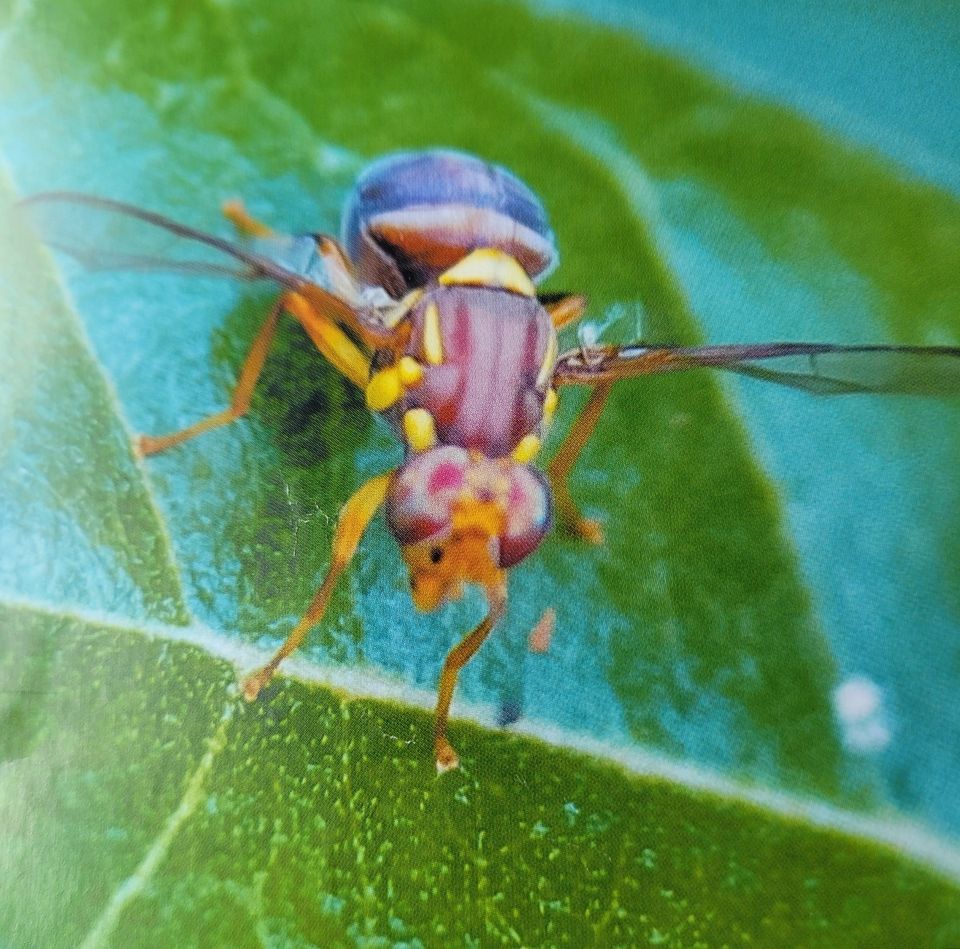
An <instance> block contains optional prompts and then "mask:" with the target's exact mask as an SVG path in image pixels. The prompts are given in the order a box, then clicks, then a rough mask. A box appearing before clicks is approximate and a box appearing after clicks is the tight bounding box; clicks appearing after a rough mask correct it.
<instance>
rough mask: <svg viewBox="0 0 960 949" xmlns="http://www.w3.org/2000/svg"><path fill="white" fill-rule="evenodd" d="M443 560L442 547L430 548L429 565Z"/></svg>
mask: <svg viewBox="0 0 960 949" xmlns="http://www.w3.org/2000/svg"><path fill="white" fill-rule="evenodd" d="M441 560H443V548H442V547H431V548H430V563H432V564H438V563H440V561H441Z"/></svg>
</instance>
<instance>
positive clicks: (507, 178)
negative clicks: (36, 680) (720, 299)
mask: <svg viewBox="0 0 960 949" xmlns="http://www.w3.org/2000/svg"><path fill="white" fill-rule="evenodd" d="M23 206H24V207H25V208H26V210H27V211H28V212H29V213H30V215H31V217H32V218H33V220H34V221H35V222H37V223H39V225H40V227H41V229H42V231H43V233H44V234H45V236H46V238H47V240H48V243H50V244H51V245H52V246H54V247H57V248H60V249H62V250H65V251H67V252H69V253H70V254H71V255H72V256H74V257H75V258H77V259H78V260H80V261H81V262H83V263H86V264H87V265H89V266H94V267H98V268H105V267H106V268H116V267H127V268H129V267H136V268H141V269H145V268H146V269H152V268H156V269H174V270H179V271H182V272H192V273H201V274H221V275H225V276H232V277H237V278H244V279H264V280H268V281H272V282H273V283H274V284H276V285H277V286H278V287H279V289H280V296H279V298H278V299H277V301H276V303H275V304H274V306H273V307H272V309H271V310H270V311H269V313H268V314H267V316H266V319H265V320H264V322H263V324H262V326H261V327H260V329H259V331H258V333H257V335H256V337H255V339H254V341H253V344H252V346H251V348H250V351H249V354H248V355H247V357H246V360H245V362H244V363H243V366H242V368H241V370H240V374H239V378H238V380H237V383H236V386H235V388H234V391H233V396H232V399H231V402H230V406H229V407H228V408H226V409H224V410H223V411H221V412H217V413H215V414H213V415H210V416H208V417H206V418H204V419H201V420H199V421H198V422H196V423H195V424H193V425H191V426H190V427H188V428H185V429H183V430H181V431H177V432H173V433H171V434H167V435H160V436H141V437H140V438H139V440H138V443H137V447H138V450H139V451H140V452H141V453H142V454H143V455H152V454H155V453H157V452H161V451H166V450H167V449H170V448H172V447H174V446H175V445H178V444H181V443H183V442H185V441H187V440H188V439H190V438H193V437H194V436H196V435H199V434H201V433H202V432H206V431H209V430H211V429H214V428H217V427H219V426H222V425H226V424H227V423H229V422H232V421H234V420H236V419H238V418H240V417H241V416H243V415H244V413H245V412H246V411H247V409H248V408H249V405H250V399H251V394H252V392H253V390H254V387H255V385H256V383H257V379H258V377H259V376H260V373H261V370H262V369H263V366H264V362H265V360H266V358H267V355H268V351H269V349H270V345H271V342H272V339H273V336H274V333H275V330H276V327H277V324H278V321H279V320H280V318H281V316H282V315H283V314H288V315H289V316H291V317H293V319H295V320H297V321H298V322H299V323H300V324H301V325H302V327H303V329H304V330H305V331H306V332H307V334H308V335H309V336H310V338H311V339H312V340H313V342H314V343H315V345H316V347H317V349H318V350H319V351H320V352H321V353H322V354H323V356H325V357H326V358H327V359H328V360H329V361H330V363H332V365H333V366H335V367H336V369H337V370H339V371H340V372H341V373H342V374H343V375H344V376H345V377H346V378H347V379H348V380H350V382H352V383H353V384H355V385H356V386H358V387H360V388H361V389H362V390H363V391H364V393H365V397H366V403H367V405H368V407H369V408H370V409H371V411H373V412H376V413H380V414H382V415H383V416H384V418H385V419H386V420H387V421H388V423H389V424H390V425H391V426H392V428H393V429H394V431H395V432H396V434H397V436H398V437H399V438H400V439H401V440H402V441H403V442H404V444H405V446H406V457H405V460H404V462H403V464H401V465H400V466H399V467H398V468H396V469H395V470H392V471H386V472H384V473H382V474H380V475H378V476H377V477H374V478H373V479H371V480H369V481H368V482H367V483H365V484H363V485H362V486H360V487H359V488H358V489H357V491H356V493H355V494H354V495H353V496H352V497H351V498H350V499H349V500H347V502H346V503H345V504H344V506H343V508H342V510H341V512H340V516H339V521H338V524H337V527H336V530H335V534H334V538H333V544H332V548H333V549H332V553H331V559H330V565H329V568H328V570H327V572H326V575H325V576H324V578H323V581H322V583H321V584H320V587H319V589H318V590H317V592H316V594H315V596H314V598H313V600H312V602H311V603H310V604H309V605H308V606H307V608H306V611H305V613H304V614H303V617H302V619H301V620H300V621H299V622H298V623H297V624H296V625H295V627H294V628H293V630H292V631H291V632H290V634H289V636H288V637H287V639H286V641H285V642H284V643H283V644H282V645H281V646H280V648H279V649H278V650H277V652H276V654H275V655H274V656H273V658H272V659H271V660H270V661H269V662H268V663H267V664H266V665H265V666H264V667H263V668H262V669H260V670H258V671H257V672H255V673H253V674H252V675H250V676H249V677H248V678H247V679H246V680H245V682H244V685H243V692H244V695H245V697H246V698H247V699H248V700H250V701H253V700H254V699H256V698H257V696H258V694H259V693H260V692H261V690H262V689H263V687H264V686H265V685H266V683H267V682H268V681H269V680H270V678H271V677H272V676H273V674H274V672H275V671H276V669H277V667H278V666H279V665H280V663H281V662H282V660H283V659H284V658H285V657H286V656H288V655H290V653H292V652H293V651H294V650H295V649H297V648H298V647H299V646H300V644H301V643H302V642H303V640H304V638H305V637H306V635H307V633H308V632H309V631H310V629H311V628H312V627H313V626H314V625H316V624H317V623H318V622H320V620H321V619H322V617H323V615H324V611H325V609H326V607H327V604H328V602H329V599H330V595H331V592H332V590H333V589H334V586H335V584H336V583H337V580H338V579H339V577H340V576H341V575H342V574H343V572H344V570H345V569H346V568H347V566H348V564H349V563H350V561H351V559H352V558H353V556H354V553H355V551H356V549H357V545H358V543H359V541H360V539H361V536H362V535H363V533H364V531H365V530H366V527H367V525H368V524H369V523H370V521H371V519H372V518H373V517H374V515H375V514H376V512H377V511H378V510H379V509H380V508H381V507H384V508H385V510H386V519H387V524H388V526H389V529H390V531H391V532H392V534H393V536H394V538H395V539H396V541H397V543H398V544H399V546H400V549H401V553H402V556H403V559H404V561H405V562H406V566H407V568H408V571H409V580H410V589H411V595H412V599H413V602H414V604H415V605H416V607H417V608H419V609H420V610H424V611H430V610H434V609H436V608H437V607H439V606H440V605H442V604H443V603H445V602H447V601H449V600H452V599H455V598H457V597H459V596H460V595H461V593H462V591H463V589H464V585H465V584H477V585H479V586H480V587H481V588H482V589H483V590H484V591H485V593H486V598H487V602H488V608H487V612H486V615H485V617H484V618H483V620H482V621H481V622H480V623H479V624H478V625H477V626H476V627H475V628H474V629H473V630H471V631H470V632H469V633H468V634H467V635H466V636H465V637H464V638H463V639H462V640H461V641H460V642H459V644H458V645H457V646H455V647H454V648H453V650H452V651H451V652H450V653H449V654H448V655H447V657H446V660H445V661H444V663H443V666H442V671H441V674H440V681H439V687H438V696H437V705H436V713H435V724H434V755H435V760H436V764H437V767H438V769H440V770H447V769H450V768H454V767H456V766H457V765H458V763H459V759H458V756H457V753H456V752H455V751H454V749H453V747H452V745H451V744H450V741H449V739H448V737H447V719H448V713H449V710H450V704H451V700H452V697H453V693H454V689H455V686H456V682H457V677H458V674H459V671H460V669H461V668H462V667H463V666H464V664H465V663H467V662H468V661H469V660H470V658H471V657H472V656H473V655H474V653H476V651H477V650H478V649H479V647H480V646H481V644H482V643H483V641H484V640H485V639H486V638H487V636H488V635H489V634H490V631H491V630H492V629H493V628H494V626H495V625H496V624H497V623H498V622H499V621H500V619H501V618H502V616H503V614H504V610H505V607H506V602H507V574H508V572H509V570H510V568H512V567H513V566H515V565H516V564H518V563H519V562H520V561H522V560H523V559H524V558H526V557H528V556H530V555H531V554H532V553H533V552H534V551H535V550H536V549H537V547H538V546H539V545H540V544H541V543H542V541H543V539H544V537H545V536H546V534H547V533H548V531H549V530H550V528H551V526H552V525H554V524H555V525H557V526H558V527H559V528H561V529H563V530H565V531H566V532H568V533H570V534H573V535H575V536H578V537H580V538H583V539H584V540H587V541H590V542H594V543H596V542H599V541H600V540H601V531H600V528H599V526H598V524H597V523H595V522H593V521H590V520H588V519H586V518H584V517H583V516H582V515H581V513H580V512H579V510H578V509H577V506H576V505H575V503H574V501H573V499H572V497H571V494H570V489H569V483H568V482H569V477H570V474H571V471H572V469H573V467H574V465H575V464H576V462H577V459H578V457H579V455H580V453H581V451H582V449H583V447H584V445H585V444H586V443H587V441H588V440H589V438H590V436H591V434H592V433H593V431H594V428H595V426H596V425H597V422H598V420H599V419H600V416H601V413H602V411H603V408H604V405H605V403H606V401H607V399H608V397H609V394H610V391H611V388H612V387H613V386H614V385H615V384H617V383H618V382H620V381H622V380H626V379H629V378H632V377H636V376H646V375H656V374H660V373H667V372H679V371H684V370H690V369H698V368H704V367H707V368H716V369H725V370H728V371H732V372H736V373H740V374H743V375H747V376H752V377H754V378H757V379H765V380H768V381H771V382H776V383H780V384H783V385H787V386H793V387H795V388H799V389H804V390H807V391H809V392H813V393H819V394H845V393H907V394H927V395H957V394H960V347H958V348H952V347H933V346H887V345H865V346H840V345H832V344H829V343H805V342H801V343H757V344H745V345H741V344H737V345H717V346H698V347H677V346H665V345H656V344H651V343H643V342H637V343H633V344H630V345H625V346H610V345H590V346H578V347H575V348H573V349H570V350H569V351H567V352H563V353H559V351H558V342H557V333H558V331H559V330H561V329H562V328H563V327H565V326H569V325H571V324H573V323H575V322H576V321H577V320H578V319H580V318H581V317H582V316H583V315H584V313H585V312H586V308H587V301H586V298H585V297H583V296H580V295H578V294H554V295H549V296H547V295H540V294H538V292H537V283H538V281H540V280H542V279H543V278H544V276H545V275H546V274H548V273H549V272H550V271H551V270H552V268H553V267H554V266H555V264H556V263H557V251H556V246H555V242H554V237H553V233H552V231H551V230H550V226H549V223H548V220H547V215H546V213H545V211H544V208H543V205H542V204H541V202H540V201H539V200H538V198H537V197H536V196H535V195H534V193H533V192H532V191H531V190H530V189H529V188H528V187H527V186H526V185H525V184H524V183H523V182H521V181H520V180H519V179H518V178H517V177H515V176H514V175H513V174H511V173H510V172H509V171H507V170H505V169H504V168H501V167H499V166H496V165H492V164H489V163H486V162H484V161H481V160H480V159H478V158H475V157H472V156H470V155H466V154H462V153H458V152H452V151H425V152H408V153H399V154H395V155H391V156H388V157H386V158H383V159H381V160H379V161H377V162H375V163H373V164H372V165H370V166H369V167H368V168H367V169H366V170H365V171H363V173H362V174H361V175H360V176H359V178H358V180H357V182H356V185H355V187H354V189H353V191H352V193H351V194H350V196H349V198H348V200H347V202H346V206H345V209H344V212H343V224H342V234H341V241H340V242H338V241H337V240H335V239H334V238H332V237H329V236H327V235H323V234H320V235H301V236H296V237H291V236H286V235H282V234H278V233H276V232H274V231H272V230H271V229H270V228H268V227H267V226H266V225H264V224H262V223H260V222H258V221H256V220H254V219H253V218H252V217H250V216H249V215H248V214H247V212H246V211H245V209H244V208H243V206H242V205H240V204H239V203H228V204H227V205H225V206H224V213H225V214H226V216H227V217H228V219H230V220H231V221H232V223H233V224H234V226H235V227H236V229H237V231H238V232H239V238H238V239H237V240H234V241H231V240H225V239H222V238H220V237H216V236H213V235H211V234H207V233H204V232H201V231H197V230H194V229H193V228H190V227H186V226H183V225H181V224H178V223H176V222H175V221H172V220H170V219H168V218H166V217H162V216H160V215H158V214H154V213H152V212H149V211H145V210H142V209H140V208H136V207H133V206H130V205H127V204H122V203H120V202H116V201H111V200H107V199H103V198H94V197H90V196H87V195H81V194H75V193H68V192H48V193H44V194H39V195H36V196H34V197H32V198H28V199H27V200H26V201H25V202H23ZM135 232H139V233H135ZM151 233H152V234H154V236H156V235H157V234H158V233H160V234H163V235H166V236H167V237H169V238H171V239H172V240H173V241H174V243H175V245H176V248H177V250H178V253H179V256H171V255H169V254H167V255H166V256H158V255H156V254H154V253H151V252H149V243H148V242H147V241H146V240H145V239H144V235H149V234H151ZM570 385H583V386H588V387H590V389H591V393H590V396H589V398H588V400H587V402H586V404H585V407H584V408H583V410H582V412H581V414H580V416H579V418H578V419H577V421H576V422H575V423H574V425H573V427H572V429H571V430H570V432H569V433H568V434H567V435H566V437H565V439H564V440H563V442H562V444H561V445H560V448H559V450H558V451H557V452H556V453H555V455H554V457H553V458H552V460H551V461H550V463H549V464H548V465H547V466H546V467H545V470H541V469H540V468H538V467H537V466H536V464H535V462H536V460H537V458H538V455H539V453H540V449H541V444H542V441H543V438H544V436H545V434H546V431H547V429H548V428H549V426H550V423H551V420H552V417H553V415H554V412H555V410H556V406H557V399H558V395H557V393H558V390H560V389H561V388H562V387H563V386H570ZM541 626H542V630H540V631H539V632H537V631H536V630H535V633H536V637H535V638H536V640H537V642H538V643H539V642H540V641H541V640H542V641H543V643H544V644H545V643H546V642H547V640H548V639H549V631H550V629H552V611H551V610H547V611H545V613H544V618H543V619H542V620H541V622H540V623H539V624H538V628H539V627H541ZM543 648H546V647H545V645H544V646H543Z"/></svg>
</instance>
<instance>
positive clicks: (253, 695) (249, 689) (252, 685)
mask: <svg viewBox="0 0 960 949" xmlns="http://www.w3.org/2000/svg"><path fill="white" fill-rule="evenodd" d="M262 685H263V683H262V682H261V681H260V676H259V675H252V676H249V677H248V678H246V679H244V681H243V685H242V686H241V690H242V692H243V697H244V698H245V699H246V700H247V701H248V702H255V701H256V699H257V696H258V695H259V694H260V689H261V687H262Z"/></svg>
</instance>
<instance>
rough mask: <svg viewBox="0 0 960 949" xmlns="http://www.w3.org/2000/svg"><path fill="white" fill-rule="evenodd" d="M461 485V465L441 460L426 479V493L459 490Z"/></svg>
mask: <svg viewBox="0 0 960 949" xmlns="http://www.w3.org/2000/svg"><path fill="white" fill-rule="evenodd" d="M462 487H463V466H462V465H458V464H456V463H455V462H453V461H441V462H440V463H439V464H438V465H437V466H436V467H435V468H434V469H433V471H432V472H431V473H430V476H429V478H428V479H427V493H428V494H436V493H437V492H438V491H459V490H460V488H462Z"/></svg>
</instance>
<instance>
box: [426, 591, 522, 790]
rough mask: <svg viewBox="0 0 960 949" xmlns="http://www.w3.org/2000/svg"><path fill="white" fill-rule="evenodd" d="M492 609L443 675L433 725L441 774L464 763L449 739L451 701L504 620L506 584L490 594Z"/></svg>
mask: <svg viewBox="0 0 960 949" xmlns="http://www.w3.org/2000/svg"><path fill="white" fill-rule="evenodd" d="M488 596H489V599H490V607H489V609H488V611H487V615H486V616H485V617H484V618H483V622H481V623H480V625H479V626H477V628H476V629H474V630H473V631H472V632H471V633H468V634H467V635H466V636H464V638H463V639H461V640H460V642H459V643H457V645H456V646H454V647H453V649H451V650H450V653H449V655H448V656H447V658H446V660H445V661H444V663H443V671H442V672H441V673H440V687H439V689H438V693H437V711H436V716H435V719H434V726H433V753H434V757H435V759H436V762H437V771H440V772H443V771H451V770H452V769H453V768H456V767H458V766H459V764H460V758H459V757H458V755H457V753H456V752H455V751H454V750H453V745H451V744H450V742H449V741H448V739H447V718H448V716H449V714H450V702H451V701H452V700H453V690H454V689H455V688H456V686H457V677H458V676H459V674H460V670H461V669H462V668H463V667H464V666H465V665H466V664H467V663H468V662H469V661H470V659H471V658H472V657H473V655H474V653H475V652H476V651H477V650H478V649H479V648H480V647H481V646H482V645H483V641H484V640H485V639H486V638H487V636H489V635H490V631H491V630H492V629H493V627H494V626H496V624H497V623H498V622H499V621H500V619H501V617H502V616H503V613H504V610H505V609H506V605H507V589H506V584H505V583H504V582H503V581H500V582H498V583H497V584H496V586H494V587H492V588H491V589H490V591H489V592H488Z"/></svg>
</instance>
